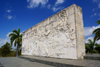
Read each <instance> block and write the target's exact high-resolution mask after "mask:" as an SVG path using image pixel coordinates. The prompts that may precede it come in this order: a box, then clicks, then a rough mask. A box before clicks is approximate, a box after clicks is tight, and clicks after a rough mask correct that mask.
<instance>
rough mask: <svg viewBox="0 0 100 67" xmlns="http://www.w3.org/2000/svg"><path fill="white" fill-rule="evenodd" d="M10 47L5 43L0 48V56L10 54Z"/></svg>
mask: <svg viewBox="0 0 100 67" xmlns="http://www.w3.org/2000/svg"><path fill="white" fill-rule="evenodd" d="M11 49H12V48H11V45H10V43H8V42H6V44H4V45H3V46H2V47H1V48H0V54H1V56H3V57H7V55H8V54H9V53H10V52H11Z"/></svg>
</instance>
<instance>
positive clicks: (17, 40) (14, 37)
mask: <svg viewBox="0 0 100 67" xmlns="http://www.w3.org/2000/svg"><path fill="white" fill-rule="evenodd" d="M9 37H10V40H11V46H12V44H13V43H14V46H17V50H16V56H17V57H18V51H19V47H20V46H21V44H22V34H20V28H18V31H17V30H13V32H12V33H11V34H9Z"/></svg>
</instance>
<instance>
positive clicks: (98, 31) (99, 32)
mask: <svg viewBox="0 0 100 67" xmlns="http://www.w3.org/2000/svg"><path fill="white" fill-rule="evenodd" d="M97 24H100V20H99V21H97ZM93 34H95V36H94V42H95V41H96V40H99V39H100V28H97V29H95V30H94V31H93Z"/></svg>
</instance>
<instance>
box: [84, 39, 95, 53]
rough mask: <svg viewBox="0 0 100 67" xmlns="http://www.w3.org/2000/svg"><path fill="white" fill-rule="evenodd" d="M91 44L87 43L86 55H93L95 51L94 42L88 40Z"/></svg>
mask: <svg viewBox="0 0 100 67" xmlns="http://www.w3.org/2000/svg"><path fill="white" fill-rule="evenodd" d="M88 41H89V43H86V44H85V47H86V53H91V54H92V53H93V51H94V41H91V40H90V39H89V40H88Z"/></svg>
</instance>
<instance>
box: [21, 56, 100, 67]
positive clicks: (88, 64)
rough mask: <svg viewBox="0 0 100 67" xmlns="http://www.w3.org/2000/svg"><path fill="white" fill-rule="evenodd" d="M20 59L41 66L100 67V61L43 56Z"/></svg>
mask: <svg viewBox="0 0 100 67" xmlns="http://www.w3.org/2000/svg"><path fill="white" fill-rule="evenodd" d="M20 58H23V59H26V60H29V61H32V62H39V63H43V64H48V65H52V66H55V67H100V60H92V59H91V60H87V59H85V60H71V59H65V58H64V59H59V58H50V57H43V56H20Z"/></svg>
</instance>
